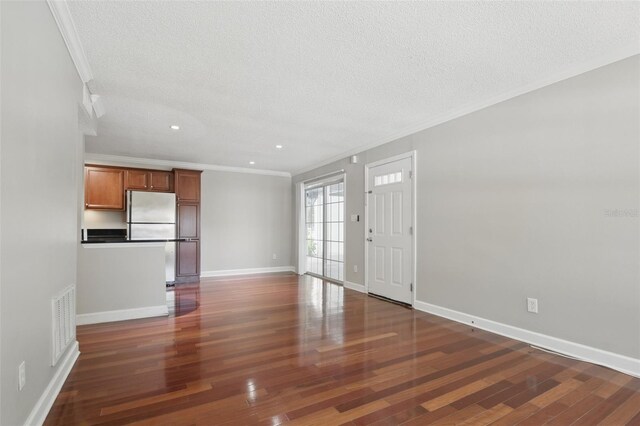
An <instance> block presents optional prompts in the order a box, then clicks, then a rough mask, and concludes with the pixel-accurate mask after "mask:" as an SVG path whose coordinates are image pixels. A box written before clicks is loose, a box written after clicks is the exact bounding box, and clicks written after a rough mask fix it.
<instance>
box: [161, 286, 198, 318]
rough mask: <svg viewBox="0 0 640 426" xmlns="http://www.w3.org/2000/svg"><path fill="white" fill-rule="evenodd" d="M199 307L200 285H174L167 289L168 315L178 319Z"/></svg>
mask: <svg viewBox="0 0 640 426" xmlns="http://www.w3.org/2000/svg"><path fill="white" fill-rule="evenodd" d="M198 306H200V283H189V284H176V285H175V286H172V287H167V308H169V315H170V316H176V317H179V316H181V315H185V314H188V313H189V312H193V311H195V310H196V309H198Z"/></svg>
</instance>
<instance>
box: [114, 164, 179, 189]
mask: <svg viewBox="0 0 640 426" xmlns="http://www.w3.org/2000/svg"><path fill="white" fill-rule="evenodd" d="M125 189H132V190H136V191H156V192H173V173H172V172H166V171H163V170H141V169H127V184H126V187H125Z"/></svg>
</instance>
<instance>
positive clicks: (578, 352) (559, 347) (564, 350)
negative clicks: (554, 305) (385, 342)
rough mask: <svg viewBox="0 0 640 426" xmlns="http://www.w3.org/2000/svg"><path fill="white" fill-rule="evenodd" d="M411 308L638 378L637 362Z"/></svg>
mask: <svg viewBox="0 0 640 426" xmlns="http://www.w3.org/2000/svg"><path fill="white" fill-rule="evenodd" d="M414 308H415V309H418V310H420V311H424V312H428V313H430V314H434V315H437V316H439V317H443V318H447V319H450V320H453V321H456V322H460V323H462V324H468V325H472V326H473V327H477V328H480V329H482V330H487V331H490V332H492V333H496V334H500V335H502V336H506V337H509V338H512V339H515V340H520V341H522V342H526V343H530V344H532V345H534V346H539V347H541V348H544V349H550V350H552V351H554V352H559V353H561V354H564V355H568V356H570V357H573V358H578V359H580V360H583V361H587V362H591V363H594V364H600V365H603V366H605V367H609V368H612V369H614V370H618V371H621V372H623V373H625V374H629V375H632V376H636V377H640V359H636V358H631V357H628V356H626V355H620V354H616V353H613V352H608V351H605V350H602V349H597V348H594V347H591V346H586V345H583V344H580V343H575V342H570V341H568V340H563V339H559V338H557V337H552V336H547V335H546V334H541V333H536V332H534V331H529V330H525V329H522V328H518V327H514V326H511V325H507V324H502V323H499V322H496V321H492V320H488V319H484V318H480V317H476V316H474V315H469V314H465V313H463V312H458V311H454V310H453V309H448V308H443V307H441V306H437V305H432V304H430V303H426V302H421V301H419V300H416V303H415V304H414Z"/></svg>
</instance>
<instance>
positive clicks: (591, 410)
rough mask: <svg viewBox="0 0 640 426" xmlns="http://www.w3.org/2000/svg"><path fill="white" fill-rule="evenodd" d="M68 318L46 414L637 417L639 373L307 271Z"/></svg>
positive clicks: (408, 420)
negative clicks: (69, 362)
mask: <svg viewBox="0 0 640 426" xmlns="http://www.w3.org/2000/svg"><path fill="white" fill-rule="evenodd" d="M172 296H174V297H173V298H172V299H171V298H170V300H171V301H172V314H171V316H169V317H168V318H167V317H163V318H153V319H144V320H133V321H123V322H118V323H110V324H99V325H89V326H81V327H78V340H79V342H80V350H81V352H82V354H81V355H80V358H79V360H78V362H77V363H76V365H75V367H74V368H73V371H72V372H71V374H70V376H69V378H68V379H67V382H66V384H65V385H64V387H63V389H62V391H61V393H60V395H59V396H58V398H57V400H56V402H55V404H54V406H53V408H52V409H51V412H50V413H49V416H48V417H47V420H46V423H45V424H47V425H73V424H81V425H84V424H110V425H116V424H132V423H136V424H146V425H193V424H197V425H245V424H246V425H254V424H255V425H276V424H281V423H287V424H304V425H312V424H313V425H340V424H349V425H374V424H375V425H397V424H407V425H422V424H443V425H444V424H449V425H451V424H469V425H482V424H495V425H515V424H518V425H542V424H549V425H570V424H580V425H591V424H602V425H623V424H630V425H640V379H637V378H632V377H630V376H627V375H624V374H621V373H617V372H615V371H612V370H609V369H606V368H603V367H599V366H595V365H592V364H589V363H585V362H579V361H574V360H569V359H566V358H563V357H559V356H555V355H551V354H548V353H545V352H541V351H538V350H534V349H532V348H530V347H528V346H527V345H526V344H524V343H521V342H518V341H515V340H510V339H507V338H504V337H501V336H497V335H494V334H491V333H488V332H484V331H481V330H474V329H472V328H470V327H468V326H464V325H461V324H457V323H454V322H451V321H448V320H445V319H442V318H439V317H436V316H432V315H428V314H425V313H422V312H419V311H413V310H410V309H407V308H404V307H401V306H397V305H394V304H392V303H388V302H384V301H381V300H378V299H375V298H371V297H367V296H365V295H363V294H360V293H357V292H354V291H351V290H345V289H343V288H342V287H341V286H338V285H335V284H331V283H327V282H325V283H323V282H322V281H320V280H317V279H315V278H310V277H301V278H298V277H297V276H296V275H279V276H265V277H252V278H233V279H224V280H217V281H203V282H202V283H201V284H200V285H197V284H196V285H183V286H182V287H179V288H178V289H176V291H175V294H174V295H172Z"/></svg>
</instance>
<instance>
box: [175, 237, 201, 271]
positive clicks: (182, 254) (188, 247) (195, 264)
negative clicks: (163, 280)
mask: <svg viewBox="0 0 640 426" xmlns="http://www.w3.org/2000/svg"><path fill="white" fill-rule="evenodd" d="M198 275H200V241H180V242H178V256H177V268H176V278H179V277H189V276H198Z"/></svg>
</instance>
